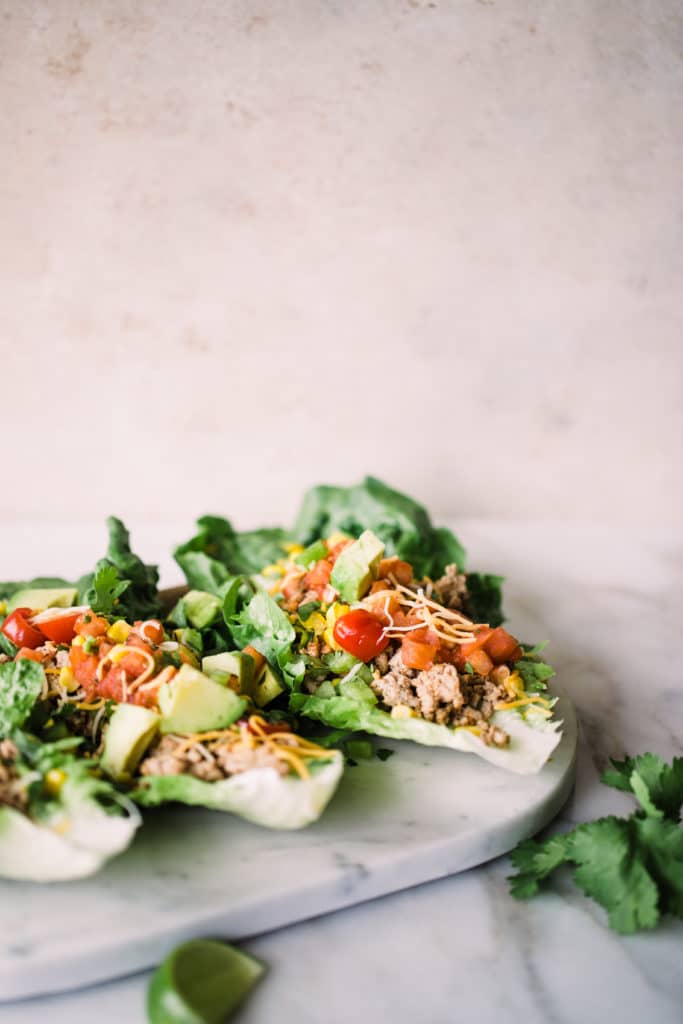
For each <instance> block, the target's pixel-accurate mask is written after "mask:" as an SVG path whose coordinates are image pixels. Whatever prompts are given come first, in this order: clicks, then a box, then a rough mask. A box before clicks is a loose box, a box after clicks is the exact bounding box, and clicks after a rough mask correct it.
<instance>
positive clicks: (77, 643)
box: [71, 636, 85, 647]
mask: <svg viewBox="0 0 683 1024" xmlns="http://www.w3.org/2000/svg"><path fill="white" fill-rule="evenodd" d="M84 643H85V637H84V636H75V637H74V638H73V640H72V641H71V646H72V647H82V646H83V644H84Z"/></svg>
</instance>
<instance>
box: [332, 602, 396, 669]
mask: <svg viewBox="0 0 683 1024" xmlns="http://www.w3.org/2000/svg"><path fill="white" fill-rule="evenodd" d="M334 639H335V640H336V641H337V643H338V644H339V646H340V647H343V648H344V650H345V651H348V652H349V654H353V655H354V656H355V657H356V658H360V660H361V661H366V662H367V661H372V659H373V658H376V657H377V655H378V654H380V653H381V652H382V651H383V650H384V648H385V647H386V646H387V644H388V643H389V638H388V637H386V636H385V635H384V626H383V625H382V621H381V619H379V618H378V617H377V616H376V615H372V614H371V613H370V612H368V611H366V610H365V608H355V609H354V610H353V611H350V612H347V613H346V615H342V616H341V617H340V618H338V619H337V621H336V622H335V624H334Z"/></svg>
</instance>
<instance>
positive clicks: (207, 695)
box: [158, 665, 247, 733]
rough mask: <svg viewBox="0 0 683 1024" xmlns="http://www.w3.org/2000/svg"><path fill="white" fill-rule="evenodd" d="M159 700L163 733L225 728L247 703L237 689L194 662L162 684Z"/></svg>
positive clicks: (184, 666)
mask: <svg viewBox="0 0 683 1024" xmlns="http://www.w3.org/2000/svg"><path fill="white" fill-rule="evenodd" d="M158 700H159V708H160V709H161V722H160V728H161V731H162V732H163V733H167V732H180V733H192V732H205V731H207V730H210V729H225V728H227V726H229V725H232V723H233V722H235V721H236V720H237V719H238V718H239V717H240V715H241V714H242V712H243V711H244V709H245V708H246V706H247V702H246V701H245V700H243V699H242V698H241V697H238V696H237V694H236V693H234V691H233V690H231V689H229V688H228V687H227V686H221V684H220V683H217V682H215V681H214V680H213V679H210V678H209V677H208V676H206V675H204V674H203V673H202V672H199V671H198V670H197V669H196V668H192V667H191V666H190V665H183V666H182V668H181V669H180V671H179V672H178V674H177V675H175V676H174V677H173V679H171V681H170V682H169V683H164V684H163V685H162V686H160V687H159V698H158Z"/></svg>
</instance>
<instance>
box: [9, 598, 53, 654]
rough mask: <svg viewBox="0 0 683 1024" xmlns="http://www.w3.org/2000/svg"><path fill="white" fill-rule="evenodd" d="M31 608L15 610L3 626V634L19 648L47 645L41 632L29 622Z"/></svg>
mask: <svg viewBox="0 0 683 1024" xmlns="http://www.w3.org/2000/svg"><path fill="white" fill-rule="evenodd" d="M30 617H31V609H30V608H15V609H14V611H13V612H10V614H9V615H8V616H7V618H6V619H5V621H4V622H3V624H2V632H3V633H4V634H5V636H6V637H7V639H8V640H11V641H12V643H13V644H16V646H17V647H30V648H34V647H40V645H41V644H44V643H45V637H44V635H43V634H42V633H41V631H40V630H39V629H38V628H37V627H36V626H32V625H31V623H30V622H29V619H30Z"/></svg>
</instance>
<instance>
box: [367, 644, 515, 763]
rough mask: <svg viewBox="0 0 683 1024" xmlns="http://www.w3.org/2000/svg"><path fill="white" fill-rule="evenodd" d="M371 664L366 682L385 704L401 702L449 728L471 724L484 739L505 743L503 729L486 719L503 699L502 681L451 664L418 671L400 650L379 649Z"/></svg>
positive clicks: (499, 743)
mask: <svg viewBox="0 0 683 1024" xmlns="http://www.w3.org/2000/svg"><path fill="white" fill-rule="evenodd" d="M374 666H375V676H374V678H373V681H372V683H371V684H370V685H371V686H372V689H373V691H374V692H375V694H376V695H377V696H378V697H379V698H380V700H381V701H382V702H383V703H384V704H386V705H387V707H389V708H394V707H397V706H398V705H403V706H405V707H409V708H410V709H411V710H412V711H414V712H416V713H417V714H418V715H419V716H420V717H421V718H424V719H426V720H427V721H429V722H436V723H437V724H438V725H448V726H450V727H451V728H453V727H455V726H459V725H474V726H477V727H478V728H480V729H481V737H482V739H483V740H484V742H485V743H488V744H492V745H493V746H497V747H503V746H506V744H507V742H508V735H507V733H506V732H505V731H504V730H503V729H500V728H498V727H497V726H495V725H492V724H491V722H490V721H489V719H490V718H491V715H492V714H493V712H494V708H495V705H496V704H497V703H498V702H499V701H500V702H503V701H505V700H506V699H507V696H506V690H505V687H504V685H503V684H502V682H501V683H495V682H492V681H491V680H489V679H484V678H483V677H482V676H478V675H476V674H475V675H470V674H467V673H465V672H463V673H460V672H458V670H457V669H456V668H455V666H454V665H447V664H443V665H434V666H433V667H432V668H430V669H425V670H424V671H422V672H418V671H416V670H415V669H409V668H405V666H404V665H403V662H402V660H401V652H400V650H398V651H396V653H394V654H392V655H391V656H389V655H388V654H387V652H386V651H385V652H383V654H381V655H380V656H379V658H376V659H375V662H374Z"/></svg>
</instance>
